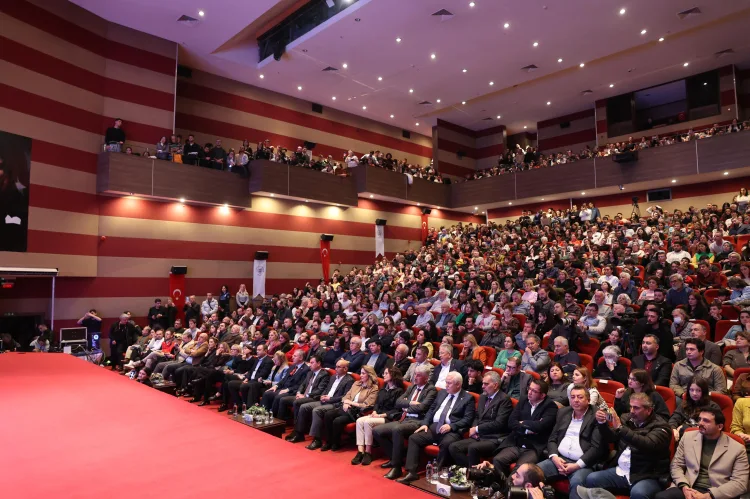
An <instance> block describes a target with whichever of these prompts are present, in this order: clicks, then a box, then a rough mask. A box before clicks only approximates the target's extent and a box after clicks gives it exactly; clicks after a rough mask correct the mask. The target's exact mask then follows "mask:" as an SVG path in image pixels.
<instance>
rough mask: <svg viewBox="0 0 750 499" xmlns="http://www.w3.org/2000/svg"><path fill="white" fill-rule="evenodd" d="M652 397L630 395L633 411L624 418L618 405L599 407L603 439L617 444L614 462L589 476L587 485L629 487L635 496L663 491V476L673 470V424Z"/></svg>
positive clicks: (638, 498)
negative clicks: (656, 410) (657, 409)
mask: <svg viewBox="0 0 750 499" xmlns="http://www.w3.org/2000/svg"><path fill="white" fill-rule="evenodd" d="M653 404H654V403H653V401H652V400H651V397H649V396H648V395H647V394H645V393H634V394H632V395H631V396H630V412H629V413H627V414H623V415H622V418H620V417H619V416H618V415H617V413H616V412H615V410H614V409H611V408H608V410H606V411H605V410H603V409H598V410H597V411H596V421H597V422H598V423H599V432H600V433H601V437H602V443H603V445H604V446H605V448H606V445H608V444H610V443H614V444H615V449H616V450H617V454H616V456H615V459H614V463H613V464H614V466H612V467H610V468H608V469H605V470H603V471H595V472H593V473H591V474H590V475H588V476H587V477H586V487H587V488H591V487H598V488H603V489H607V490H610V491H623V490H629V491H630V497H631V499H648V498H652V497H654V495H656V493H657V492H659V491H661V485H659V481H658V480H659V478H660V477H664V476H666V475H667V473H668V472H669V442H670V441H671V439H672V430H671V428H670V427H669V424H668V423H667V422H666V421H664V420H663V419H662V418H660V417H658V416H657V415H656V414H655V413H654V405H653Z"/></svg>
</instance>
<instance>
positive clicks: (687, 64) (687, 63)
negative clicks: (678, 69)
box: [682, 62, 690, 67]
mask: <svg viewBox="0 0 750 499" xmlns="http://www.w3.org/2000/svg"><path fill="white" fill-rule="evenodd" d="M682 66H683V67H688V66H690V63H689V62H686V63H685V64H683V65H682Z"/></svg>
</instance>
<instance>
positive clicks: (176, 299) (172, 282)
mask: <svg viewBox="0 0 750 499" xmlns="http://www.w3.org/2000/svg"><path fill="white" fill-rule="evenodd" d="M169 296H171V297H172V303H174V306H175V307H177V318H178V319H180V320H181V321H182V322H183V324H184V323H185V314H184V312H183V311H182V307H183V306H184V305H185V297H186V296H187V293H185V274H172V273H171V272H170V274H169ZM170 326H172V324H170Z"/></svg>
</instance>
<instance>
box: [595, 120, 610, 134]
mask: <svg viewBox="0 0 750 499" xmlns="http://www.w3.org/2000/svg"><path fill="white" fill-rule="evenodd" d="M596 133H607V120H599V121H597V122H596Z"/></svg>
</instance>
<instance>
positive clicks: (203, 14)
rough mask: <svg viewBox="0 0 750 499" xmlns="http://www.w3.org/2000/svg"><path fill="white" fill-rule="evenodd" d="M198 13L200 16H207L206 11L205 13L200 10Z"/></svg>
mask: <svg viewBox="0 0 750 499" xmlns="http://www.w3.org/2000/svg"><path fill="white" fill-rule="evenodd" d="M198 15H199V16H201V17H203V16H205V15H206V13H205V12H203V11H202V10H199V11H198Z"/></svg>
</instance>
